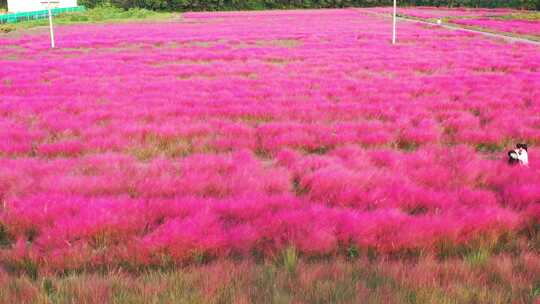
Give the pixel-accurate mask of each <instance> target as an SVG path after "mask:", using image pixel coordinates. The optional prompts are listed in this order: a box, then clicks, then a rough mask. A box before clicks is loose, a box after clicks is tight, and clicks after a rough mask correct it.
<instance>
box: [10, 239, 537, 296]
mask: <svg viewBox="0 0 540 304" xmlns="http://www.w3.org/2000/svg"><path fill="white" fill-rule="evenodd" d="M0 286H2V288H0V303H490V304H496V303H501V304H502V303H537V302H535V301H537V300H538V298H539V296H540V255H539V254H538V252H537V251H535V250H524V251H520V252H519V253H503V254H492V253H490V252H488V251H482V250H478V251H476V252H471V253H469V254H467V255H465V256H461V257H452V258H445V259H441V258H440V257H435V256H429V255H427V256H421V257H419V258H414V259H404V258H399V259H395V258H394V259H393V258H389V257H385V258H382V257H370V256H360V257H355V258H337V257H331V258H330V257H327V258H325V257H318V258H313V257H311V258H308V257H299V256H298V255H297V253H296V251H295V250H293V249H289V250H286V251H285V252H284V253H283V254H282V255H281V256H278V257H277V258H276V259H275V260H266V261H263V262H261V261H255V260H241V261H240V260H239V261H234V260H232V259H226V260H215V261H213V262H210V263H206V264H198V265H191V266H188V267H170V268H166V269H147V270H143V271H140V272H136V273H134V272H128V271H125V270H112V269H109V270H103V271H101V272H92V273H88V272H74V273H70V274H65V275H62V276H58V275H56V276H46V275H45V276H44V275H41V276H37V277H31V276H27V275H19V276H18V275H14V274H8V273H2V272H0Z"/></svg>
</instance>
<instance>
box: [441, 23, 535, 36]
mask: <svg viewBox="0 0 540 304" xmlns="http://www.w3.org/2000/svg"><path fill="white" fill-rule="evenodd" d="M451 22H452V23H455V24H459V25H467V26H472V27H475V28H481V29H487V30H492V31H496V32H504V33H514V34H521V35H528V36H535V37H538V38H540V20H519V19H510V20H507V19H489V18H473V19H452V20H451Z"/></svg>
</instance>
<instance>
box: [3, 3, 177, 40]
mask: <svg viewBox="0 0 540 304" xmlns="http://www.w3.org/2000/svg"><path fill="white" fill-rule="evenodd" d="M172 16H173V14H172V13H167V12H156V11H151V10H146V9H140V8H132V9H129V10H124V9H121V8H117V7H113V6H101V7H96V8H92V9H87V10H85V11H83V12H73V13H65V14H60V15H58V16H55V17H54V24H56V25H64V24H78V23H106V22H125V21H139V20H145V19H147V20H166V19H169V18H171V17H172ZM48 24H49V21H48V19H39V20H30V21H22V22H18V23H11V24H0V34H1V33H2V32H4V33H6V32H11V31H15V30H21V29H28V28H33V27H38V26H46V25H48Z"/></svg>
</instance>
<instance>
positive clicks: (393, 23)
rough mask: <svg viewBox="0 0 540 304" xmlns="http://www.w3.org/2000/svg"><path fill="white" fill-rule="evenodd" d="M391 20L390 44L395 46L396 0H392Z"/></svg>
mask: <svg viewBox="0 0 540 304" xmlns="http://www.w3.org/2000/svg"><path fill="white" fill-rule="evenodd" d="M392 19H393V20H392V44H396V19H397V0H394V13H393V18H392Z"/></svg>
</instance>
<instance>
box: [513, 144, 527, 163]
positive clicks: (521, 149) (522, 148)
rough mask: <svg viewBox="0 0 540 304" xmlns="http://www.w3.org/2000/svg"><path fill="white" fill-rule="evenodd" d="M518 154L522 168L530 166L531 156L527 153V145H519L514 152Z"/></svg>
mask: <svg viewBox="0 0 540 304" xmlns="http://www.w3.org/2000/svg"><path fill="white" fill-rule="evenodd" d="M514 151H515V152H516V153H517V159H518V160H519V164H520V165H522V166H528V165H529V154H528V153H527V144H517V145H516V149H515V150H514Z"/></svg>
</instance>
